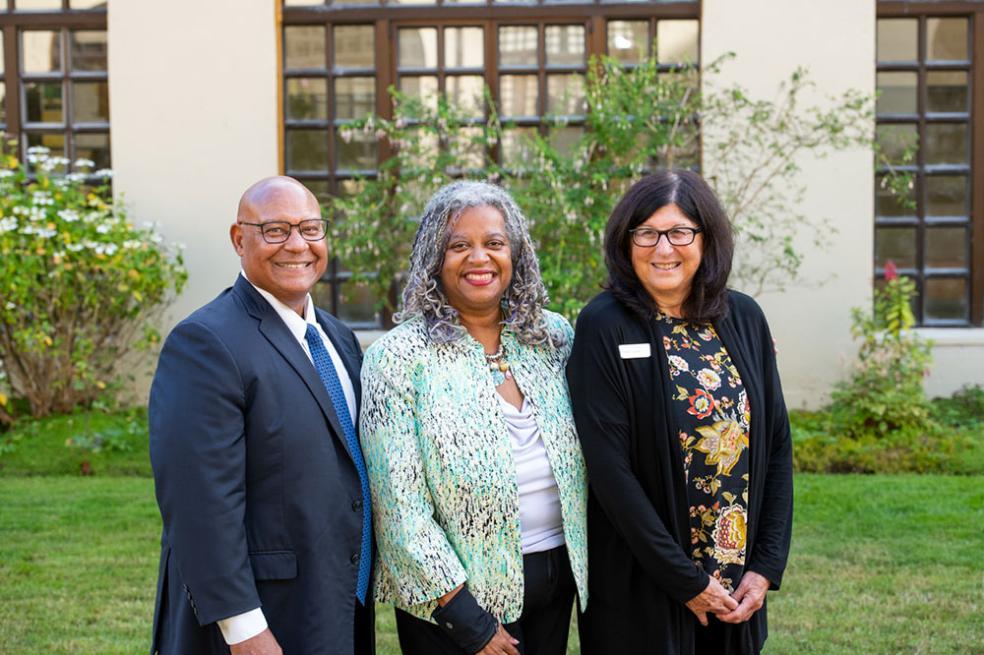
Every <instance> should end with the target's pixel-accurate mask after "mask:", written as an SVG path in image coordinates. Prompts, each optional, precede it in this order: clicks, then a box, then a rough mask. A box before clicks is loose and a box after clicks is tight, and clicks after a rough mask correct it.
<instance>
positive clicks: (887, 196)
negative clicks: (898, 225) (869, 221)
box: [875, 179, 916, 216]
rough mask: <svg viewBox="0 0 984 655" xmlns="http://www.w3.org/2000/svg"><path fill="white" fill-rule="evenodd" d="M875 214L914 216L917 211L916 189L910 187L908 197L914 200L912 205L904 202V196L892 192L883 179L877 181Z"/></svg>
mask: <svg viewBox="0 0 984 655" xmlns="http://www.w3.org/2000/svg"><path fill="white" fill-rule="evenodd" d="M875 184H876V191H875V215H877V216H914V215H915V213H916V204H915V201H916V193H915V189H914V188H913V189H909V193H908V195H907V199H908V200H910V201H911V202H912V204H911V205H910V206H908V207H907V206H906V205H905V204H904V203H903V200H904V198H900V197H897V196H895V195H894V194H892V193H891V192H890V191H889V189H888V187H887V186H885V185H883V184H882V181H881V179H878V180H876V181H875Z"/></svg>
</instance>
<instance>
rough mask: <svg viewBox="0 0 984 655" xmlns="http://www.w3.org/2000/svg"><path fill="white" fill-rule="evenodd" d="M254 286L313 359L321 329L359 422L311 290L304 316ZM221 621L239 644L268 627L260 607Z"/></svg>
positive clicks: (352, 414) (349, 387) (350, 390)
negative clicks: (311, 341) (310, 329)
mask: <svg viewBox="0 0 984 655" xmlns="http://www.w3.org/2000/svg"><path fill="white" fill-rule="evenodd" d="M242 276H243V278H245V279H246V281H247V282H249V283H250V284H253V283H252V282H250V279H249V278H248V277H246V273H245V271H242ZM253 288H254V289H256V290H257V291H258V292H259V293H260V295H261V296H263V298H264V299H265V300H266V301H267V302H268V303H270V306H271V307H273V309H274V310H275V311H276V312H277V315H278V316H280V318H281V320H283V322H284V324H285V325H286V326H287V329H288V330H290V333H291V334H292V335H294V338H295V339H297V342H298V343H299V344H300V345H301V348H303V349H304V354H305V355H307V358H308V359H309V360H310V361H311V363H312V364H313V363H314V359H313V358H312V357H311V349H310V347H309V346H308V343H307V339H305V338H304V335H305V334H306V333H307V326H308V325H309V324H310V325H313V326H314V327H315V329H317V331H318V336H320V337H321V341H322V343H324V345H325V349H326V350H327V351H328V355H329V356H330V357H331V363H332V364H334V366H335V372H336V373H338V381H339V382H341V384H342V392H343V393H344V394H345V404H346V405H348V411H349V417H350V418H351V419H352V425H356V420H357V415H356V414H357V412H356V409H357V408H356V406H355V387H354V386H352V379H351V378H350V377H349V374H348V371H347V370H346V369H345V364H344V362H342V358H341V356H340V355H339V354H338V351H337V350H335V346H334V345H333V344H332V343H331V339H329V338H328V335H327V334H325V331H324V330H323V329H321V325H319V324H318V319H317V318H316V317H315V314H314V303H313V302H311V296H310V294H309V295H308V297H307V301H306V303H305V310H304V318H301V316H300V315H299V314H298V313H297V312H295V311H294V310H293V309H291V308H290V307H288V306H287V305H286V304H284V303H283V302H281V301H280V300H278V299H277V298H276V296H274V295H273V294H272V293H270V292H269V291H267V290H265V289H261V288H260V287H258V286H256V285H255V284H253ZM217 623H218V624H219V630H221V631H222V638H223V639H225V642H226V644H228V645H230V646H231V645H232V644H238V643H239V642H241V641H246V640H247V639H250V638H251V637H255V636H256V635H258V634H260V633H261V632H263V631H264V630H266V629H267V622H266V617H264V616H263V610H261V609H260V608H259V607H257V608H256V609H253V610H250V611H248V612H245V613H243V614H237V615H236V616H232V617H229V618H228V619H219V621H218V622H217Z"/></svg>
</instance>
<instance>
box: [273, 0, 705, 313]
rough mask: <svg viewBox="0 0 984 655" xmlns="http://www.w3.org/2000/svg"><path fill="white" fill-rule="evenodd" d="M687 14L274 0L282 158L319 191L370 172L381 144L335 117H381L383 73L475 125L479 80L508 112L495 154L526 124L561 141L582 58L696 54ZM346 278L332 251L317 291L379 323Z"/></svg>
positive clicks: (671, 65)
mask: <svg viewBox="0 0 984 655" xmlns="http://www.w3.org/2000/svg"><path fill="white" fill-rule="evenodd" d="M698 13H699V6H698V3H697V2H696V0H690V1H683V2H648V3H627V2H623V3H615V2H607V1H606V2H598V1H591V0H589V1H581V2H579V1H578V0H564V1H563V2H560V1H558V0H511V1H508V2H506V1H503V0H430V1H427V0H389V2H387V3H386V4H383V3H382V2H377V1H375V0H335V1H334V2H332V3H326V2H316V1H313V0H285V2H284V7H283V100H284V105H283V115H284V120H283V129H284V132H283V144H284V148H283V156H284V162H283V170H284V171H285V173H286V174H287V175H291V176H293V177H296V178H298V179H300V180H302V181H303V182H304V183H305V184H306V185H308V186H309V188H310V189H311V190H312V191H314V192H315V194H316V195H319V196H320V197H321V198H325V197H327V196H330V195H335V194H350V193H356V192H357V191H358V189H357V187H356V182H355V180H354V177H355V176H357V175H364V176H371V175H372V174H373V173H374V171H375V169H376V166H377V164H378V162H379V161H380V158H381V157H385V156H386V153H385V152H380V151H379V149H378V148H377V144H376V140H375V138H374V137H373V135H359V136H357V137H355V138H349V139H348V141H346V140H344V139H342V138H341V137H340V135H339V127H341V126H343V125H344V124H345V123H346V122H349V121H352V120H354V119H357V118H360V117H363V116H365V115H366V114H367V113H368V112H370V111H375V112H376V113H378V114H380V115H383V116H391V115H392V107H391V104H390V99H389V96H388V93H387V87H388V86H389V85H393V86H395V87H396V88H398V89H399V90H400V91H402V92H403V93H405V94H408V95H412V96H415V97H417V98H419V99H420V100H421V101H423V102H427V103H431V102H436V100H437V98H438V95H439V94H446V96H447V97H449V98H451V99H454V100H457V102H458V105H459V106H461V107H463V108H464V109H465V110H466V111H467V112H468V113H469V114H470V118H471V119H474V120H475V121H476V123H479V124H480V123H482V122H483V121H484V120H485V118H486V107H485V104H484V102H483V100H482V98H481V95H482V92H483V89H484V87H485V86H486V85H487V86H488V87H489V90H490V92H491V94H492V99H493V101H494V102H495V103H496V107H497V109H498V111H499V113H500V115H501V116H502V118H503V121H504V122H506V121H508V122H509V123H512V124H514V125H515V127H513V128H511V129H510V130H508V131H507V132H506V134H505V135H504V138H503V141H502V143H501V144H500V145H498V146H497V147H496V148H495V151H494V153H493V154H494V155H495V156H496V157H497V158H498V160H499V161H501V162H502V163H504V164H506V165H508V164H509V162H510V161H515V160H516V159H518V158H521V157H522V156H523V153H522V143H523V139H522V136H523V134H524V133H528V132H531V131H539V132H540V133H542V134H544V135H546V136H549V137H550V138H551V139H552V140H553V142H554V143H555V145H557V146H558V147H560V148H563V147H564V146H565V145H566V144H573V143H574V142H575V141H576V139H577V138H578V136H579V134H580V133H581V131H582V130H583V124H584V111H585V99H584V92H585V78H586V73H587V66H588V59H589V57H590V56H591V55H592V54H602V53H606V54H610V55H612V56H613V57H616V58H618V59H620V60H622V61H623V62H624V63H625V64H626V65H627V66H632V65H634V64H635V63H637V62H639V61H641V60H642V59H643V58H644V57H646V56H648V55H649V54H650V53H655V54H656V55H657V57H658V61H659V62H660V68H661V69H663V70H667V71H671V70H676V69H678V68H680V67H681V66H682V65H684V64H686V63H698V55H699V48H698V37H699V34H698V32H699V29H698V27H699V24H698V20H697V18H698ZM556 118H562V121H555V120H554V119H556ZM558 122H561V123H563V124H562V125H560V124H557V123H558ZM478 154H480V153H478ZM466 166H467V163H466ZM351 284H353V282H351V281H350V276H349V275H348V273H347V272H346V271H345V269H344V266H343V265H342V263H340V262H337V261H336V262H333V263H332V265H331V266H330V267H329V269H328V271H327V272H326V274H325V278H324V279H323V281H322V283H321V284H319V285H318V288H317V289H316V291H315V295H316V299H317V300H318V302H319V303H321V304H322V306H323V307H326V308H327V309H329V310H330V311H332V312H333V313H334V314H335V315H336V316H338V317H339V318H341V319H342V320H344V321H346V322H348V323H349V324H350V325H352V326H353V327H358V328H373V327H383V326H386V325H387V324H388V317H386V316H381V315H379V313H378V312H375V311H374V310H373V305H374V302H375V298H372V297H371V296H370V295H369V294H368V293H367V292H366V291H365V290H364V289H360V288H358V287H356V288H354V289H348V288H346V286H345V285H351ZM343 291H344V292H345V294H344V295H345V296H348V298H347V300H344V299H343Z"/></svg>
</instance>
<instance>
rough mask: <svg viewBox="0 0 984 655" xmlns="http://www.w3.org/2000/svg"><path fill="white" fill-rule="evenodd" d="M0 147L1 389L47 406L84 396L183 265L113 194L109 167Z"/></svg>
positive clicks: (108, 385) (105, 385)
mask: <svg viewBox="0 0 984 655" xmlns="http://www.w3.org/2000/svg"><path fill="white" fill-rule="evenodd" d="M69 166H70V163H69V162H68V160H66V159H64V158H60V157H51V156H49V153H48V151H47V150H46V149H44V148H30V149H28V151H27V161H26V162H25V163H21V162H19V161H18V160H17V159H16V158H15V157H14V156H13V155H12V154H11V153H10V152H8V149H7V148H0V370H2V369H6V370H7V372H8V373H9V375H8V376H7V377H6V378H3V377H2V376H0V390H4V391H5V392H6V391H9V392H10V395H12V396H14V397H17V398H23V399H24V400H26V402H27V404H28V405H29V408H30V413H31V414H33V415H35V416H43V415H45V414H48V413H50V412H54V411H69V410H71V409H73V408H74V407H76V406H78V405H88V404H91V403H92V402H93V401H94V400H95V399H96V398H98V397H99V396H101V395H104V393H105V392H106V391H107V390H111V389H112V388H113V386H114V382H115V381H116V380H117V377H118V369H117V366H118V364H119V362H120V360H121V359H122V358H125V357H126V356H127V355H128V354H130V353H131V351H132V350H133V349H134V347H135V346H136V340H135V337H136V336H137V335H138V334H139V332H140V330H141V329H142V326H143V325H144V324H146V323H147V322H152V319H153V318H155V317H156V315H157V313H158V312H159V311H160V309H161V308H162V307H163V306H164V304H165V303H166V302H167V301H168V300H169V299H170V298H171V296H172V294H176V293H178V292H180V290H181V288H182V287H183V285H184V283H185V281H186V279H187V274H186V272H185V270H184V267H183V264H182V260H181V256H180V253H179V252H176V251H172V250H170V249H168V248H165V247H164V246H163V245H162V243H161V238H160V237H159V236H158V235H157V233H156V231H155V230H154V228H153V227H152V226H144V227H136V226H134V225H133V224H132V223H131V222H130V220H129V219H128V217H127V215H126V212H125V209H124V208H123V207H122V206H120V205H119V204H116V203H114V201H113V197H112V192H111V190H110V186H109V179H110V176H111V174H110V173H109V171H97V172H95V173H93V172H91V171H89V170H88V168H87V167H86V165H85V163H84V162H82V161H79V162H76V167H77V169H76V170H75V171H70V170H69Z"/></svg>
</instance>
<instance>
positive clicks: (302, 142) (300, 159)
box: [285, 130, 328, 171]
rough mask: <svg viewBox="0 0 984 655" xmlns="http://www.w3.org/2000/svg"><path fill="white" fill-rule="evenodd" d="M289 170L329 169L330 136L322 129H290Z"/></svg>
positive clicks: (287, 149) (287, 157) (288, 145)
mask: <svg viewBox="0 0 984 655" xmlns="http://www.w3.org/2000/svg"><path fill="white" fill-rule="evenodd" d="M286 141H287V143H286V148H285V150H286V153H285V155H286V159H287V170H289V171H327V170H328V136H327V134H326V133H325V132H324V131H322V130H288V131H287V139H286Z"/></svg>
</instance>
